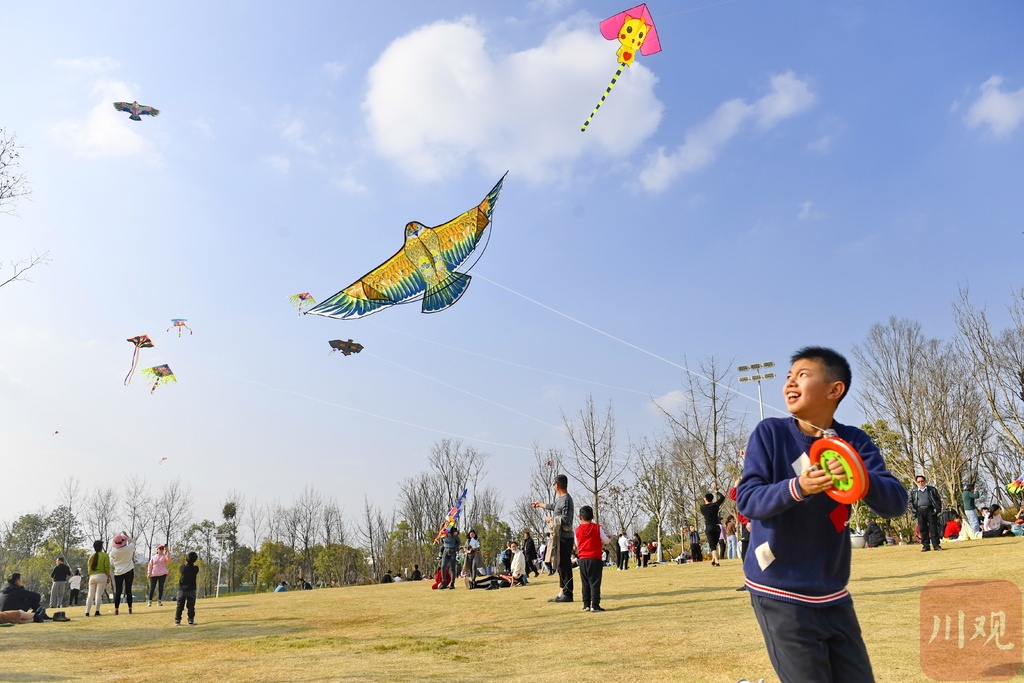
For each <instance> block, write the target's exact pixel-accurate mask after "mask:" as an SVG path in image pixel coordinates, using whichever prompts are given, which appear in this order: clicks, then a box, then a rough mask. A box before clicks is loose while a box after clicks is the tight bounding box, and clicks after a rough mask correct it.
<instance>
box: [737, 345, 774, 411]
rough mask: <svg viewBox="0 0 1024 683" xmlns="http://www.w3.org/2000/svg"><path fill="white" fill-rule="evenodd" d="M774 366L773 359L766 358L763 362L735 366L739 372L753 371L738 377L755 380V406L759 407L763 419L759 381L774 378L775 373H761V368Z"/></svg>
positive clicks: (746, 380)
mask: <svg viewBox="0 0 1024 683" xmlns="http://www.w3.org/2000/svg"><path fill="white" fill-rule="evenodd" d="M774 367H775V361H770V360H766V361H765V362H763V363H751V364H750V365H740V366H739V367H737V368H736V369H737V370H739V371H740V372H751V371H753V374H751V375H745V376H743V377H740V378H739V380H740V381H741V382H757V407H758V408H760V409H761V419H762V420H764V401H763V400H762V399H761V381H762V380H769V379H775V373H774V372H765V373H762V372H761V371H762V370H767V369H768V368H774Z"/></svg>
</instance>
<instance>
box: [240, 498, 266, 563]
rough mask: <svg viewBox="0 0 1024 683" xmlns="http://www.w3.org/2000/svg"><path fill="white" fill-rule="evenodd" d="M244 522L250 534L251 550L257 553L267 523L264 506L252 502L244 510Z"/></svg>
mask: <svg viewBox="0 0 1024 683" xmlns="http://www.w3.org/2000/svg"><path fill="white" fill-rule="evenodd" d="M245 521H246V525H247V526H248V527H249V531H250V532H251V533H252V550H253V552H257V551H258V550H259V549H260V539H262V538H263V534H264V529H265V528H266V523H267V508H266V506H264V505H259V504H257V502H256V501H252V502H251V503H250V504H249V505H247V506H246V508H245Z"/></svg>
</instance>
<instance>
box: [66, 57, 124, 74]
mask: <svg viewBox="0 0 1024 683" xmlns="http://www.w3.org/2000/svg"><path fill="white" fill-rule="evenodd" d="M54 63H55V64H56V65H57V66H58V67H59V68H61V69H71V70H75V71H113V70H114V69H116V68H117V67H119V66H121V63H120V62H119V61H117V60H116V59H114V58H113V57H93V58H91V59H57V60H55V61H54Z"/></svg>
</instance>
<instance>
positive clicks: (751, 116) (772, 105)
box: [640, 71, 816, 192]
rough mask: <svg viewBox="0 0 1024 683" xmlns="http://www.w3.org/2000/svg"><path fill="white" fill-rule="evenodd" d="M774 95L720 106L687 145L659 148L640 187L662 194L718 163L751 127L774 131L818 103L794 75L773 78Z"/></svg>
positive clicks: (695, 130)
mask: <svg viewBox="0 0 1024 683" xmlns="http://www.w3.org/2000/svg"><path fill="white" fill-rule="evenodd" d="M771 87H772V89H771V92H769V93H768V94H767V95H765V96H763V97H762V98H761V99H759V100H757V101H756V102H754V103H753V104H747V103H746V102H744V101H743V100H741V99H734V100H729V101H727V102H723V103H722V104H720V105H718V108H717V109H715V111H714V113H712V114H711V116H709V117H708V118H707V119H705V120H704V121H702V122H701V123H699V124H697V125H696V126H694V127H693V128H691V129H690V130H689V131H687V133H686V138H685V139H684V140H683V144H682V145H680V146H679V147H678V148H676V150H675V151H674V152H670V153H668V154H666V153H665V149H664V148H659V149H658V150H657V151H656V152H655V153H654V154H652V155H651V156H650V157H649V158H648V159H647V164H646V167H645V168H644V170H643V171H641V172H640V183H641V185H642V186H643V188H644V189H645V190H647V191H649V192H659V191H661V190H664V189H666V188H667V187H668V186H669V185H671V184H672V181H674V180H675V179H676V178H677V177H678V176H680V175H681V174H683V173H693V172H694V171H697V170H700V169H701V168H704V167H705V166H707V165H708V164H710V163H711V162H713V161H714V160H715V157H717V156H718V151H719V149H720V148H721V147H722V146H724V145H725V143H727V142H728V141H729V140H731V139H732V138H733V137H735V136H736V135H737V134H738V133H739V132H740V131H741V130H743V129H744V127H746V126H747V125H748V124H751V123H752V124H753V125H754V126H755V127H756V128H758V129H759V130H762V131H764V130H770V129H771V128H774V127H775V126H777V125H778V124H779V123H781V122H782V121H784V120H785V119H788V118H791V117H793V116H796V115H797V114H799V113H801V112H803V111H806V110H807V109H809V108H810V107H811V106H812V105H813V104H814V102H815V100H816V98H815V96H814V93H812V92H811V90H810V87H809V86H808V84H807V82H806V81H802V80H800V79H799V78H797V77H796V76H795V75H794V74H793V72H792V71H787V72H786V73H784V74H778V75H775V76H772V79H771Z"/></svg>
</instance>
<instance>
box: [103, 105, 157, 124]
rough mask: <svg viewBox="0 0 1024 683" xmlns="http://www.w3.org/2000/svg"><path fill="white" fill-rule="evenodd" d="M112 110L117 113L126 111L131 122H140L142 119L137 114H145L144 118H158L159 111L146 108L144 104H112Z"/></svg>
mask: <svg viewBox="0 0 1024 683" xmlns="http://www.w3.org/2000/svg"><path fill="white" fill-rule="evenodd" d="M114 109H116V110H118V111H126V112H128V113H129V114H131V116H129V117H128V118H130V119H131V120H132V121H141V120H142V117H141V116H139V114H145V115H146V116H160V110H159V109H155V108H154V107H147V106H146V105H144V104H139V103H138V102H114Z"/></svg>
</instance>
